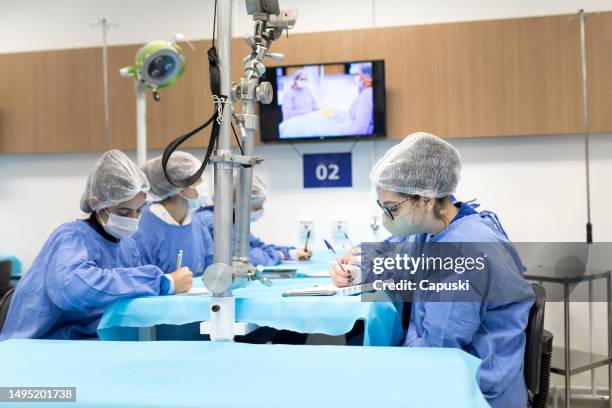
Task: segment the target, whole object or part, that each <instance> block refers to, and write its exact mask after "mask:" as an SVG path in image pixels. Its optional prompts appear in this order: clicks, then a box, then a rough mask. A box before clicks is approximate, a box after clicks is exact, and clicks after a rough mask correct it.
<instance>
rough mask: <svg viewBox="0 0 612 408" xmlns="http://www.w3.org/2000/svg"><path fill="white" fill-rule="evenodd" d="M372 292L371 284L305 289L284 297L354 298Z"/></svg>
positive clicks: (291, 291)
mask: <svg viewBox="0 0 612 408" xmlns="http://www.w3.org/2000/svg"><path fill="white" fill-rule="evenodd" d="M370 290H373V286H372V285H371V284H366V285H353V286H347V287H344V288H337V287H336V286H334V285H320V286H311V287H308V288H303V289H293V290H288V291H287V292H285V293H283V296H285V297H289V296H334V295H340V296H353V295H359V294H361V293H363V292H368V291H370Z"/></svg>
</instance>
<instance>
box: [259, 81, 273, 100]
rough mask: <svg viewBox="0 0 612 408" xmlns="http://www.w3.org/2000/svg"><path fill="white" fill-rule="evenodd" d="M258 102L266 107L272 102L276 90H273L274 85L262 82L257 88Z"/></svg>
mask: <svg viewBox="0 0 612 408" xmlns="http://www.w3.org/2000/svg"><path fill="white" fill-rule="evenodd" d="M256 96H257V100H258V101H259V102H261V103H263V104H264V105H267V104H269V103H271V102H272V99H273V98H274V89H273V88H272V84H270V83H269V82H262V83H261V84H259V86H258V87H257V91H256Z"/></svg>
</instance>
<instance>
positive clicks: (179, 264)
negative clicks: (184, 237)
mask: <svg viewBox="0 0 612 408" xmlns="http://www.w3.org/2000/svg"><path fill="white" fill-rule="evenodd" d="M182 266H183V250H182V249H179V251H178V255H177V256H176V270H177V271H178V270H179V269H181V267H182Z"/></svg>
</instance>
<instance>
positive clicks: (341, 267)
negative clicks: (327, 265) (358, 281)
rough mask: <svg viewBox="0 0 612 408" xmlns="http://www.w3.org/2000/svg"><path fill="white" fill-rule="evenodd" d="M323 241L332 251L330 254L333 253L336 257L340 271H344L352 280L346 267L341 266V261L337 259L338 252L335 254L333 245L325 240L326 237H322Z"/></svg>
mask: <svg viewBox="0 0 612 408" xmlns="http://www.w3.org/2000/svg"><path fill="white" fill-rule="evenodd" d="M323 242H325V246H326V247H327V248H328V249H329V250H330V251H331V252H332V254H334V257H335V258H336V261H337V262H338V265H340V269H342V272H344V273H346V274H347V276H348V277H349V279H350V280H353V277H352V276H351V274H350V273H348V272H347V271H346V269H344V266H342V263H341V262H340V259H338V254H336V251H335V250H334V247H332V246H331V244H330V243H329V242H327V240H326V239H324V240H323Z"/></svg>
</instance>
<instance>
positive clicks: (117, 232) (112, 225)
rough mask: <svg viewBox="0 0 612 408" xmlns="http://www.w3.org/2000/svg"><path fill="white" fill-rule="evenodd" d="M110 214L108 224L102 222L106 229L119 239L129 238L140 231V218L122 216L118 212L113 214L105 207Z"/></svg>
mask: <svg viewBox="0 0 612 408" xmlns="http://www.w3.org/2000/svg"><path fill="white" fill-rule="evenodd" d="M105 211H106V214H107V215H108V220H107V221H106V224H102V228H104V231H106V232H108V233H109V234H110V235H112V236H113V237H115V238H117V239H127V238H130V237H131V236H132V235H134V234H135V233H136V231H138V223H139V221H140V217H139V218H131V217H122V216H120V215H117V214H113V213H111V212H109V211H108V210H107V209H105Z"/></svg>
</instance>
